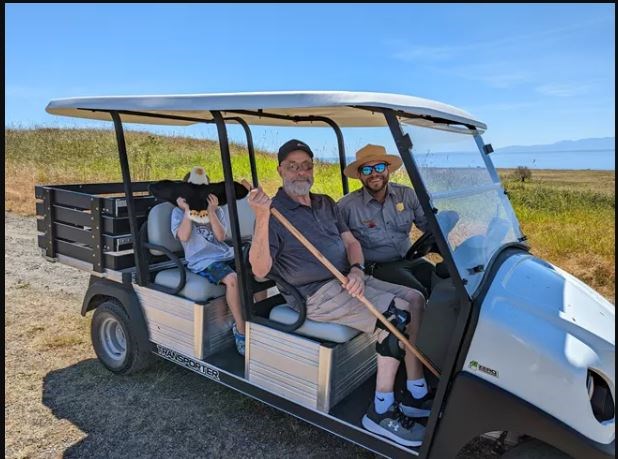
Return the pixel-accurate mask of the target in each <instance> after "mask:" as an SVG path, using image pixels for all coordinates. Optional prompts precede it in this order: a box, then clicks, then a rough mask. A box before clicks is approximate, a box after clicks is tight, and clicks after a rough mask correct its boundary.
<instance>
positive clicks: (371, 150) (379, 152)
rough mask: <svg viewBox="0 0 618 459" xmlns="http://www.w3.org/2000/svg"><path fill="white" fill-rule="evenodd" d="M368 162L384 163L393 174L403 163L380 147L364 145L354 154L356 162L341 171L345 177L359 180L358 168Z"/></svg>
mask: <svg viewBox="0 0 618 459" xmlns="http://www.w3.org/2000/svg"><path fill="white" fill-rule="evenodd" d="M370 161H384V162H387V163H388V171H389V172H395V171H396V170H397V169H399V168H400V167H401V164H402V163H403V162H402V161H401V158H400V157H399V156H395V155H388V154H386V148H384V147H383V146H382V145H371V144H368V145H365V146H364V147H363V148H361V149H360V150H358V151H357V152H356V161H354V162H352V163H350V164H348V166H347V167H346V168H345V169H344V170H343V173H344V174H345V175H346V177H350V178H355V179H357V178H359V175H360V174H359V172H358V168H359V167H361V166H362V165H363V164H365V163H368V162H370Z"/></svg>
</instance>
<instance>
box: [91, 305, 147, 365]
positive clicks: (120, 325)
mask: <svg viewBox="0 0 618 459" xmlns="http://www.w3.org/2000/svg"><path fill="white" fill-rule="evenodd" d="M135 326H136V325H135V324H134V323H132V322H131V321H130V319H129V316H128V315H127V313H126V311H125V309H124V308H123V307H122V305H121V304H120V303H119V302H118V301H116V300H113V299H109V300H106V301H104V302H103V303H101V304H100V305H99V306H98V307H97V308H96V309H95V311H94V315H93V317H92V325H91V330H90V334H91V338H92V346H93V347H94V352H95V353H96V354H97V357H98V358H99V360H100V361H101V363H102V364H103V365H104V366H105V368H107V369H108V370H110V371H112V372H114V373H117V374H130V373H135V372H137V371H140V370H143V369H145V368H146V367H148V366H149V364H150V363H151V362H152V355H151V354H150V352H149V350H147V349H140V348H139V345H138V341H137V339H136V331H135V329H134V327H135Z"/></svg>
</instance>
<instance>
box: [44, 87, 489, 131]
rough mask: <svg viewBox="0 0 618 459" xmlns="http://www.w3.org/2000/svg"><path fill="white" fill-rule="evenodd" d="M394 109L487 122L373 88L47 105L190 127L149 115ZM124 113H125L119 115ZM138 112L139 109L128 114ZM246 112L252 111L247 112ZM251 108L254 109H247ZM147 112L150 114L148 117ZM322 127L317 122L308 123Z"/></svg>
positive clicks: (357, 120) (376, 122) (338, 116)
mask: <svg viewBox="0 0 618 459" xmlns="http://www.w3.org/2000/svg"><path fill="white" fill-rule="evenodd" d="M359 107H361V108H369V109H370V108H372V107H373V108H378V109H393V110H396V111H398V112H399V113H398V114H400V115H402V117H401V118H400V119H401V121H402V122H404V123H406V124H415V125H420V126H427V127H434V128H438V129H446V130H455V131H468V127H466V126H469V127H473V128H475V129H476V130H477V131H478V132H479V133H482V132H483V131H485V129H486V128H487V126H486V125H485V124H484V123H482V122H481V121H479V120H477V119H475V118H474V117H473V116H472V115H471V114H469V113H467V112H465V111H463V110H461V109H459V108H456V107H453V106H451V105H447V104H444V103H442V102H436V101H433V100H429V99H423V98H420V97H413V96H405V95H400V94H386V93H377V92H349V91H276V92H244V93H225V94H223V93H222V94H181V95H161V96H153V95H151V96H108V97H77V98H71V99H58V100H52V101H51V102H50V103H49V104H48V105H47V107H46V109H45V110H46V111H47V112H48V113H51V114H54V115H64V116H72V117H77V118H91V119H98V120H106V121H109V120H110V119H111V117H110V115H109V114H108V113H106V112H107V111H110V110H112V111H119V112H121V119H122V121H123V122H125V123H142V124H167V125H190V124H195V123H197V122H198V121H197V120H178V119H164V118H155V117H152V115H156V114H159V115H168V116H177V117H191V118H199V119H202V120H207V121H210V120H212V115H211V113H210V111H211V110H217V111H220V112H221V113H222V115H223V116H224V117H229V116H239V115H241V116H242V117H243V119H244V120H245V121H246V122H247V123H248V124H250V125H265V126H289V125H290V124H291V122H292V120H290V119H278V118H271V117H265V116H259V115H258V113H257V112H258V111H260V112H263V113H264V114H272V115H277V116H286V117H294V116H321V117H328V118H330V119H331V120H333V121H334V122H335V123H337V124H338V125H339V127H374V126H385V125H386V121H385V119H384V116H383V115H382V114H381V113H380V112H372V111H371V110H362V109H361V110H359V109H358V108H359ZM123 112H124V113H123ZM127 112H139V113H127ZM247 112H250V113H247ZM251 112H253V113H251ZM148 115H151V116H148ZM312 125H314V126H321V124H319V123H315V124H312Z"/></svg>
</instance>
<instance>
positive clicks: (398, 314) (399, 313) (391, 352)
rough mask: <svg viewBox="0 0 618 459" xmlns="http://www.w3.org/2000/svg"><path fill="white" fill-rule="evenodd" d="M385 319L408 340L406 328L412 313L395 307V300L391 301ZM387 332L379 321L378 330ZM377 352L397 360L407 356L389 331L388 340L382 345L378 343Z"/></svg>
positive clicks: (384, 340)
mask: <svg viewBox="0 0 618 459" xmlns="http://www.w3.org/2000/svg"><path fill="white" fill-rule="evenodd" d="M384 317H385V318H386V320H388V321H389V322H390V323H392V324H393V325H394V326H395V328H397V330H399V331H400V332H401V333H402V334H403V336H405V337H406V338H407V337H408V334H407V333H406V332H405V330H406V326H407V325H408V324H409V323H410V313H409V312H408V311H404V310H403V309H399V308H397V307H396V306H395V300H394V299H393V301H391V304H390V305H389V306H388V309H387V310H386V311H385V312H384ZM378 328H380V329H382V330H387V331H388V328H386V326H385V325H384V324H383V323H382V322H381V321H379V320H378V323H377V325H376V329H378ZM376 351H377V352H378V354H379V355H382V356H384V357H393V358H395V359H397V360H401V359H403V357H404V356H405V355H406V353H405V351H404V350H403V349H402V348H401V347H400V346H399V340H398V339H397V337H396V336H395V335H393V333H392V332H391V331H388V335H386V338H384V339H383V340H382V342H381V343H379V342H377V341H376Z"/></svg>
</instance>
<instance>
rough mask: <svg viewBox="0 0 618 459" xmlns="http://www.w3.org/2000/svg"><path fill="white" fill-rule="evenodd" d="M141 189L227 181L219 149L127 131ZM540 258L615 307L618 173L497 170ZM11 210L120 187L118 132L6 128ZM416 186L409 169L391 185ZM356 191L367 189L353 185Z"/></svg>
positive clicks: (266, 178)
mask: <svg viewBox="0 0 618 459" xmlns="http://www.w3.org/2000/svg"><path fill="white" fill-rule="evenodd" d="M125 137H126V142H127V152H128V157H129V161H130V165H131V174H132V175H131V177H132V180H134V181H142V180H160V179H181V178H182V177H183V176H184V175H185V174H186V173H187V172H188V171H189V170H190V169H191V167H193V166H195V165H203V166H204V167H205V168H206V170H207V172H208V175H209V176H210V178H211V180H213V181H221V180H223V170H222V165H221V160H220V157H219V150H218V148H217V144H216V143H215V142H213V141H211V140H201V139H193V138H187V137H166V136H156V135H152V134H149V133H146V132H135V131H127V132H125ZM230 150H231V159H232V167H233V170H234V178H235V180H238V181H240V180H241V179H242V178H246V179H248V180H250V178H251V172H250V165H249V159H248V155H247V151H246V148H245V147H244V146H243V145H238V144H231V145H230ZM256 162H257V170H258V176H259V178H260V183H261V185H262V186H263V187H264V189H265V191H266V192H267V193H269V194H271V195H272V194H274V192H275V191H276V190H277V188H278V187H279V186H280V183H281V179H280V178H279V176H278V174H277V171H276V166H277V161H276V157H275V155H274V154H273V153H272V152H267V151H257V152H256ZM499 173H500V175H501V178H502V180H503V183H504V185H505V188H506V189H507V190H508V192H509V198H510V200H511V202H512V204H513V208H514V209H515V213H516V214H517V216H518V218H519V220H520V223H521V227H522V230H523V232H524V234H526V235H527V236H528V241H529V243H530V245H531V247H532V251H533V253H535V254H537V255H539V256H541V257H543V258H545V259H547V260H549V261H551V262H552V263H555V264H556V265H558V266H561V267H563V268H565V269H566V270H567V271H570V272H572V273H573V274H575V275H576V276H577V277H580V278H581V279H582V280H584V281H585V282H587V283H589V284H590V285H592V286H593V287H594V288H596V289H597V290H599V291H601V293H603V294H604V295H605V296H607V297H608V298H610V299H611V300H612V301H613V298H614V283H615V267H614V259H615V236H614V227H615V190H614V186H615V172H614V171H557V170H553V171H552V170H532V178H531V180H529V181H526V182H524V183H522V182H520V181H518V180H517V179H516V178H514V175H513V170H509V169H504V170H500V171H499ZM4 174H5V208H6V209H7V210H8V211H14V212H17V213H20V214H28V215H33V214H34V185H35V184H60V183H94V182H119V181H121V180H122V175H121V172H120V166H119V162H118V153H117V147H116V140H115V135H114V133H113V131H111V130H93V129H47V128H45V129H41V128H33V129H6V130H5V173H4ZM391 177H392V180H393V181H395V182H398V183H406V184H409V183H410V181H409V179H408V177H407V175H406V174H405V173H404V171H403V169H400V170H399V171H397V172H396V173H395V174H393V175H392V176H391ZM349 184H350V189H351V190H354V189H357V188H358V187H359V186H360V183H359V182H358V181H357V180H350V182H349ZM313 191H315V192H319V193H326V194H329V195H330V196H332V197H333V198H334V199H338V198H340V197H341V196H342V189H341V179H340V172H339V167H338V165H333V164H328V163H323V162H320V161H317V162H316V168H315V184H314V187H313Z"/></svg>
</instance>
